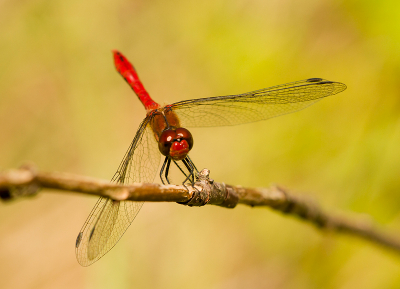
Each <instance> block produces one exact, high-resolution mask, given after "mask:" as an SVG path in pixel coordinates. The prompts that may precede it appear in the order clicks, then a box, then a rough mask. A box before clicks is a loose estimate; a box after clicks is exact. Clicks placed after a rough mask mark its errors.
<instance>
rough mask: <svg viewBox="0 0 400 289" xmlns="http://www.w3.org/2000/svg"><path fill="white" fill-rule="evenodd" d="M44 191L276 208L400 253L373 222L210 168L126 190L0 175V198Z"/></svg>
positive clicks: (20, 172)
mask: <svg viewBox="0 0 400 289" xmlns="http://www.w3.org/2000/svg"><path fill="white" fill-rule="evenodd" d="M39 188H48V189H55V190H63V191H72V192H76V193H84V194H91V195H97V196H102V197H107V198H111V199H113V200H117V201H122V200H132V201H147V202H178V203H180V204H184V205H189V206H204V205H206V204H213V205H218V206H222V207H227V208H233V207H235V206H236V204H238V203H239V204H243V205H248V206H251V207H270V208H272V209H274V210H277V211H280V212H281V213H284V214H288V215H292V216H296V217H298V218H300V219H302V220H304V221H306V222H309V223H311V224H314V225H315V226H316V227H317V228H320V229H328V230H330V231H334V232H339V233H347V234H350V235H353V236H356V237H359V238H363V239H365V240H369V241H371V242H373V243H376V244H379V245H382V246H385V247H387V248H390V249H393V250H394V251H396V252H397V253H400V239H399V238H396V237H394V236H391V235H389V234H387V233H384V232H383V230H382V229H379V228H378V226H377V225H376V224H374V223H373V222H372V221H370V220H365V219H363V220H352V219H350V218H344V217H338V216H334V215H331V214H328V213H326V212H325V211H324V210H323V209H322V208H321V207H320V206H319V205H317V204H316V203H315V202H313V201H311V200H309V199H306V198H303V197H299V196H295V195H293V194H291V193H290V192H289V191H288V190H286V189H284V188H282V187H279V186H272V187H270V188H256V189H252V188H243V187H240V186H230V185H226V184H224V183H217V182H214V181H213V180H211V179H210V178H209V171H208V170H207V169H204V170H203V171H201V173H200V174H199V178H198V181H197V182H196V183H195V185H194V186H176V185H158V184H142V183H138V184H132V185H121V184H115V183H110V182H109V181H107V180H100V179H95V178H90V177H84V176H78V175H73V174H67V173H56V172H52V173H44V172H39V171H37V170H35V169H33V168H32V167H23V168H20V169H15V170H9V171H7V172H4V173H0V198H2V199H3V200H10V199H15V198H16V197H19V196H21V195H33V194H36V193H37V191H38V190H39Z"/></svg>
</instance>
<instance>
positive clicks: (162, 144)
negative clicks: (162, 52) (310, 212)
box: [76, 51, 346, 266]
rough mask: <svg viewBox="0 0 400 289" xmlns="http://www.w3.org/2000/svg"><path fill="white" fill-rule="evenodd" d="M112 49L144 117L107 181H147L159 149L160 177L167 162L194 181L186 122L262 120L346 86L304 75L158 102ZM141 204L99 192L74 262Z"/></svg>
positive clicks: (110, 239)
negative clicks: (240, 89)
mask: <svg viewBox="0 0 400 289" xmlns="http://www.w3.org/2000/svg"><path fill="white" fill-rule="evenodd" d="M113 54H114V63H115V67H116V69H117V71H118V72H119V73H120V74H121V75H122V77H123V78H124V79H125V80H126V82H127V83H128V84H129V85H130V86H131V88H132V89H133V91H134V92H135V93H136V95H137V96H138V98H139V99H140V101H141V102H142V104H143V105H144V107H145V109H146V117H145V118H144V120H143V121H142V123H141V124H140V125H139V129H138V130H137V132H136V135H135V137H134V139H133V141H132V143H131V145H130V146H129V148H128V151H127V152H126V154H125V156H124V158H123V160H122V162H121V164H120V166H119V167H118V170H117V172H116V173H115V175H114V177H113V178H112V182H117V183H121V184H131V183H134V182H137V183H138V182H152V181H153V180H154V178H155V176H156V174H157V170H158V167H159V164H160V154H162V155H164V156H165V158H164V163H163V166H162V169H161V171H160V173H159V175H160V178H161V181H162V182H163V183H165V182H167V183H170V181H169V178H168V173H169V169H170V165H171V162H173V163H174V164H175V165H176V166H178V168H179V169H180V170H181V172H182V173H183V174H184V175H185V181H184V182H190V183H193V182H194V176H195V174H196V172H197V169H196V167H195V165H194V163H193V162H192V160H191V159H190V158H189V156H188V153H189V151H190V150H191V149H192V147H193V137H192V134H191V133H190V131H189V130H187V129H186V127H210V126H227V125H237V124H244V123H249V122H255V121H260V120H265V119H269V118H272V117H276V116H279V115H283V114H288V113H291V112H295V111H298V110H301V109H303V108H306V107H308V106H310V105H312V104H314V103H316V102H317V101H319V100H321V99H322V98H324V97H327V96H329V95H333V94H337V93H339V92H342V91H343V90H345V89H346V85H344V84H343V83H340V82H334V81H329V80H325V79H322V78H309V79H306V80H301V81H296V82H291V83H287V84H282V85H277V86H272V87H269V88H264V89H260V90H256V91H252V92H247V93H243V94H238V95H228V96H217V97H210V98H200V99H191V100H184V101H179V102H176V103H173V104H169V105H164V106H161V105H159V104H158V103H156V102H155V101H154V100H153V99H152V98H151V97H150V96H149V94H148V93H147V91H146V90H145V88H144V86H143V84H142V83H141V81H140V80H139V77H138V75H137V73H136V70H135V69H134V67H133V66H132V64H131V63H130V62H129V61H128V60H127V59H126V58H125V57H124V56H123V55H122V54H121V53H120V52H118V51H113ZM179 162H181V163H182V164H183V168H182V167H181V166H180V165H179ZM185 170H186V171H187V172H186V171H185ZM142 205H143V202H132V201H114V200H111V199H107V198H104V197H100V199H99V200H98V201H97V203H96V205H95V207H94V208H93V210H92V212H91V213H90V215H89V217H88V218H87V220H86V222H85V224H84V225H83V227H82V229H81V231H80V232H79V234H78V237H77V239H76V256H77V259H78V262H79V263H80V264H81V265H82V266H89V265H90V264H92V263H94V262H96V261H97V260H98V259H100V258H101V257H102V256H104V254H106V253H107V252H108V251H109V250H111V249H112V247H114V246H115V244H116V243H117V242H118V240H119V239H120V238H121V237H122V235H123V234H124V233H125V231H126V229H127V228H128V227H129V225H130V224H131V223H132V221H133V220H134V219H135V217H136V215H137V214H138V212H139V210H140V208H141V207H142Z"/></svg>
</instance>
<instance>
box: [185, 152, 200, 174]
mask: <svg viewBox="0 0 400 289" xmlns="http://www.w3.org/2000/svg"><path fill="white" fill-rule="evenodd" d="M186 158H187V159H188V160H189V162H190V163H191V164H192V166H193V167H194V169H195V171H196V173H198V172H199V170H198V169H197V168H196V165H195V164H194V162H192V160H191V158H189V155H187V156H186Z"/></svg>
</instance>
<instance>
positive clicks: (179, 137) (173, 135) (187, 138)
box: [158, 127, 193, 161]
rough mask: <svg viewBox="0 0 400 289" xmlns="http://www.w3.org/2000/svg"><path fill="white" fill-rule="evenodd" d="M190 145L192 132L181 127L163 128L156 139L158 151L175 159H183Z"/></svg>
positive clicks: (191, 145) (190, 147) (191, 143)
mask: <svg viewBox="0 0 400 289" xmlns="http://www.w3.org/2000/svg"><path fill="white" fill-rule="evenodd" d="M192 147H193V137H192V134H191V133H190V132H189V131H188V130H187V129H186V128H183V127H180V128H177V129H166V130H164V131H163V132H162V134H161V136H160V138H159V140H158V148H159V149H160V152H161V153H162V154H163V155H164V156H169V157H171V158H172V159H173V160H176V161H179V160H183V159H184V158H185V157H186V156H187V154H188V153H189V151H190V150H191V149H192Z"/></svg>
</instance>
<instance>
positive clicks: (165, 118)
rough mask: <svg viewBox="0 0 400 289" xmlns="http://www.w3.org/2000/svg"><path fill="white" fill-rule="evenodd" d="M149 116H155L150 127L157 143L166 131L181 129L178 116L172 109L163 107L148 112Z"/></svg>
mask: <svg viewBox="0 0 400 289" xmlns="http://www.w3.org/2000/svg"><path fill="white" fill-rule="evenodd" d="M148 114H152V115H153V117H152V119H151V123H150V126H151V129H152V130H153V132H154V137H155V138H156V140H157V141H158V140H159V138H160V136H161V134H162V132H163V131H164V130H166V129H168V128H171V127H174V128H179V127H181V125H180V123H179V118H178V116H177V115H176V114H175V112H173V111H172V110H171V109H168V108H165V107H161V108H158V109H154V110H152V111H150V112H148Z"/></svg>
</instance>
